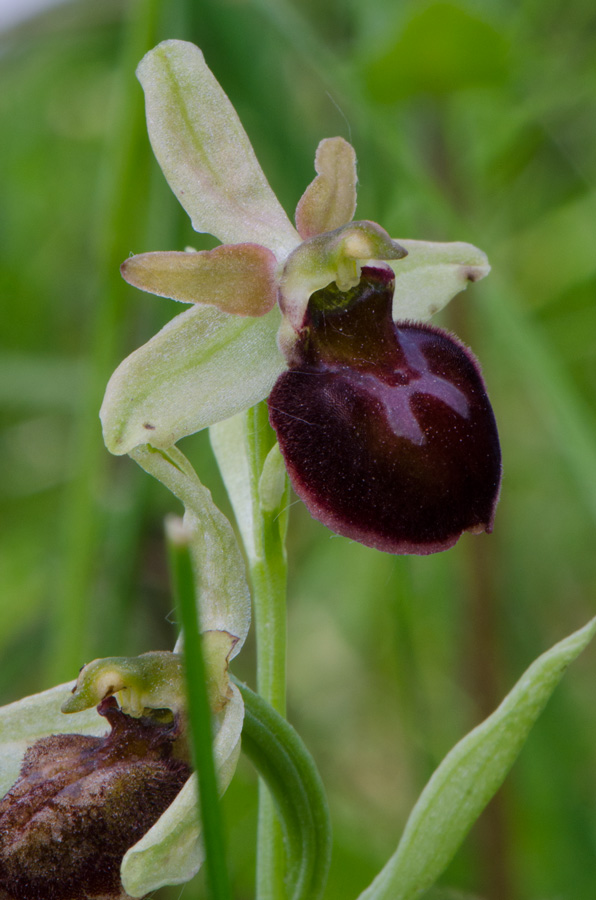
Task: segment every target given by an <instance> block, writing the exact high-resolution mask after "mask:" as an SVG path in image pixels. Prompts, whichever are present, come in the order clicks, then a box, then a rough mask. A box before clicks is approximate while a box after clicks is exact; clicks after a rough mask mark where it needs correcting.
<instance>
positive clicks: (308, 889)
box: [234, 679, 331, 900]
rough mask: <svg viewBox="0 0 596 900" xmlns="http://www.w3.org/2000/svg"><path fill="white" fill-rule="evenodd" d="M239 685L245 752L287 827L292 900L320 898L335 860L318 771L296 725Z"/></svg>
mask: <svg viewBox="0 0 596 900" xmlns="http://www.w3.org/2000/svg"><path fill="white" fill-rule="evenodd" d="M234 681H235V679H234ZM235 684H236V685H237V686H238V688H239V690H240V693H241V694H242V698H243V700H244V706H245V714H244V728H243V731H242V749H243V751H244V752H245V753H246V754H247V755H248V757H249V758H250V759H251V761H252V762H253V764H254V765H255V767H256V768H257V770H258V772H259V774H260V775H261V777H262V778H264V779H265V781H266V782H267V786H268V788H269V790H270V791H271V794H272V796H273V799H274V802H275V805H276V808H277V811H278V813H279V816H280V820H281V823H282V828H283V831H284V839H285V850H286V856H287V862H288V875H289V891H288V897H289V900H319V898H320V897H321V896H322V895H323V892H324V890H325V884H326V882H327V876H328V873H329V864H330V861H331V823H330V819H329V809H328V806H327V800H326V797H325V792H324V788H323V784H322V782H321V779H320V776H319V773H318V772H317V769H316V767H315V764H314V762H313V759H312V757H311V755H310V754H309V752H308V750H307V749H306V747H305V746H304V744H303V743H302V740H301V739H300V737H299V736H298V734H297V733H296V732H295V731H294V729H293V728H292V726H291V725H289V724H288V722H286V720H285V719H283V718H282V717H281V716H280V715H279V714H278V713H276V712H275V710H274V709H273V708H272V707H271V706H270V705H269V704H268V703H266V702H265V700H263V698H262V697H260V696H259V695H258V694H255V693H254V692H253V691H251V690H250V688H248V687H246V685H244V684H241V683H239V682H238V681H235Z"/></svg>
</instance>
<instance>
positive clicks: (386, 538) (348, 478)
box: [269, 268, 501, 554]
mask: <svg viewBox="0 0 596 900" xmlns="http://www.w3.org/2000/svg"><path fill="white" fill-rule="evenodd" d="M392 300H393V273H392V272H391V271H390V270H389V269H387V268H383V269H381V268H364V269H363V270H362V278H361V281H360V283H359V284H358V285H357V286H356V287H355V288H353V289H352V290H351V291H348V292H347V293H342V292H340V291H339V290H338V289H337V287H336V285H335V284H332V285H329V286H328V287H327V288H325V289H323V290H321V291H317V292H316V293H315V294H313V295H312V297H311V299H310V302H309V307H308V311H307V314H306V319H305V322H304V328H303V330H302V332H301V333H300V336H299V339H298V342H297V343H296V345H295V347H294V348H293V350H292V353H291V358H290V360H289V366H290V367H289V369H288V370H287V371H286V372H284V373H283V374H282V375H281V376H280V377H279V378H278V380H277V382H276V384H275V386H274V388H273V391H272V392H271V395H270V397H269V415H270V420H271V424H272V425H273V427H274V428H275V430H276V432H277V437H278V440H279V445H280V448H281V451H282V453H283V455H284V458H285V461H286V465H287V467H288V472H289V475H290V479H291V481H292V484H293V486H294V489H295V490H296V493H297V494H298V495H299V496H300V497H301V498H302V500H303V501H304V503H305V504H306V506H307V507H308V509H309V511H310V512H311V514H312V515H313V516H314V517H315V518H317V519H320V521H321V522H323V523H324V524H325V525H327V526H328V527H329V528H331V529H332V530H333V531H336V532H338V533H339V534H343V535H345V536H346V537H349V538H353V539H354V540H357V541H359V542H360V543H363V544H367V545H368V546H371V547H376V548H378V549H380V550H385V551H387V552H389V553H418V554H426V553H434V552H437V551H439V550H446V549H447V548H449V547H452V546H453V544H455V543H456V541H457V540H458V538H459V537H460V535H461V534H462V532H463V531H475V532H480V531H491V529H492V523H493V517H494V511H495V506H496V503H497V499H498V494H499V486H500V479H501V455H500V449H499V439H498V435H497V428H496V424H495V419H494V415H493V412H492V409H491V406H490V402H489V400H488V397H487V395H486V389H485V386H484V383H483V380H482V377H481V375H480V370H479V366H478V363H477V361H476V360H475V358H474V356H473V355H472V354H471V353H470V351H469V350H468V349H467V348H466V347H464V346H463V345H462V344H461V343H460V342H459V341H457V340H455V339H454V338H453V337H451V336H450V335H448V334H446V333H445V332H444V331H441V330H439V329H436V328H433V327H430V326H428V325H425V324H422V323H408V322H399V323H397V324H396V323H394V322H393V320H392V318H391V307H392Z"/></svg>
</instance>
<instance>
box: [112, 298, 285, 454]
mask: <svg viewBox="0 0 596 900" xmlns="http://www.w3.org/2000/svg"><path fill="white" fill-rule="evenodd" d="M279 323H280V315H279V310H278V309H277V308H275V309H272V310H271V312H269V313H267V314H266V315H264V316H260V317H259V318H257V319H252V318H246V317H242V316H231V315H228V314H226V313H223V312H220V310H218V309H215V308H213V307H203V306H197V307H193V308H192V309H189V310H187V311H186V312H184V313H181V314H180V315H178V316H176V318H174V319H173V320H172V321H171V322H169V323H168V324H167V325H166V326H165V328H162V330H161V331H160V332H158V334H156V335H155V336H154V337H153V338H151V340H150V341H148V342H147V343H146V344H144V345H143V346H142V347H140V348H139V349H138V350H136V351H135V352H134V353H132V354H131V355H130V356H129V357H127V358H126V359H125V360H124V361H123V362H122V363H121V364H120V365H119V366H118V368H117V369H116V371H115V372H114V374H113V375H112V377H111V379H110V381H109V384H108V386H107V389H106V394H105V397H104V401H103V405H102V408H101V412H100V416H101V420H102V423H103V432H104V440H105V443H106V446H107V448H108V450H110V452H111V453H115V454H116V455H121V454H123V453H129V452H130V451H131V450H132V449H133V448H134V447H138V446H140V445H142V444H151V445H152V446H153V447H160V448H164V449H165V448H167V447H171V446H172V444H175V443H176V441H178V440H179V439H180V438H182V437H185V436H186V435H188V434H194V433H195V432H196V431H200V430H201V429H202V428H206V427H207V426H208V425H212V424H213V423H214V422H219V421H221V420H222V419H227V418H228V417H229V416H233V415H235V414H236V413H237V412H240V411H241V410H243V409H247V408H248V407H250V406H254V404H255V403H258V402H259V400H263V399H264V398H265V397H266V396H267V395H268V393H269V392H270V390H271V388H272V387H273V385H274V383H275V381H276V379H277V377H278V375H279V374H280V373H281V372H282V371H283V370H284V368H285V363H284V360H283V358H282V356H281V354H280V353H279V351H278V349H277V345H276V334H277V330H278V328H279Z"/></svg>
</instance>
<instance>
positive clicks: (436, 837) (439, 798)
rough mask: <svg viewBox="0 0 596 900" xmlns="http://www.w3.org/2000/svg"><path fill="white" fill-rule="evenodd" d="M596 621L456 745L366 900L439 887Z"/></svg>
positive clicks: (408, 896) (405, 896)
mask: <svg viewBox="0 0 596 900" xmlns="http://www.w3.org/2000/svg"><path fill="white" fill-rule="evenodd" d="M595 633H596V619H592V621H591V622H589V623H588V624H587V625H586V626H585V627H584V628H582V629H580V630H579V631H576V632H575V633H574V634H572V635H570V636H569V637H568V638H566V639H565V640H563V641H561V642H560V643H558V644H556V645H555V646H554V647H552V648H551V649H550V650H549V651H547V652H546V653H544V654H542V656H540V657H538V659H537V660H536V661H535V662H534V663H533V664H532V665H531V666H530V668H529V669H528V670H527V671H526V672H525V673H524V675H522V677H521V678H520V680H519V681H518V682H517V684H516V685H515V687H514V688H513V690H512V691H511V692H510V693H509V694H508V695H507V697H506V698H505V700H504V701H503V702H502V703H501V705H500V706H499V707H498V709H497V710H496V711H495V712H494V713H493V714H492V715H491V716H489V718H488V719H486V720H485V721H484V722H483V723H482V724H481V725H479V726H478V727H477V728H475V729H474V730H473V731H471V732H470V733H469V734H468V735H466V737H465V738H464V739H463V740H461V741H460V742H459V744H456V746H455V747H454V748H453V750H451V752H450V753H449V754H448V755H447V756H446V757H445V759H444V760H443V762H442V763H441V765H440V766H439V768H438V769H437V770H436V772H435V773H434V774H433V776H432V777H431V779H430V781H429V782H428V784H427V786H426V787H425V789H424V791H423V792H422V795H421V796H420V799H419V800H418V802H417V804H416V806H415V807H414V809H413V811H412V813H411V815H410V818H409V819H408V822H407V824H406V827H405V830H404V833H403V836H402V839H401V841H400V843H399V846H398V848H397V850H396V852H395V853H394V855H393V856H392V857H391V859H390V860H389V862H388V863H387V865H386V866H385V867H384V868H383V869H382V870H381V872H380V873H379V875H377V877H376V878H375V880H374V881H373V882H372V884H371V885H370V886H369V887H368V888H367V889H366V890H365V891H364V892H363V893H362V894H361V895H360V900H414V898H417V897H420V896H421V894H423V893H424V891H426V890H428V888H430V887H431V885H432V884H433V883H434V882H435V881H436V879H437V878H438V877H439V875H440V874H441V872H442V871H443V870H444V869H445V867H446V866H447V864H448V863H449V862H450V861H451V859H452V858H453V856H454V854H455V852H456V850H457V848H458V847H459V845H460V844H461V842H462V841H463V839H464V837H465V836H466V834H467V833H468V831H469V830H470V828H471V826H472V825H473V824H474V822H475V821H476V819H477V818H478V816H479V815H480V813H481V812H482V810H483V809H484V807H485V806H486V804H487V803H488V801H489V800H490V799H491V797H492V796H493V795H494V794H495V793H496V791H497V790H498V788H499V787H500V785H501V783H502V782H503V780H504V778H505V776H506V775H507V773H508V771H509V769H510V768H511V766H512V765H513V762H514V761H515V759H516V757H517V755H518V753H519V751H520V750H521V748H522V746H523V744H524V742H525V740H526V738H527V736H528V733H529V731H530V729H531V727H532V725H533V724H534V722H535V721H536V719H537V718H538V716H539V715H540V713H541V712H542V710H543V708H544V706H545V704H546V702H547V701H548V699H549V697H550V696H551V694H552V692H553V691H554V689H555V687H556V686H557V684H558V683H559V681H560V679H561V677H562V676H563V673H564V672H565V669H566V668H567V666H568V665H569V663H570V662H572V661H573V660H574V659H575V658H576V657H577V656H579V654H580V653H581V651H582V650H583V649H584V648H585V647H586V646H587V644H588V643H589V642H590V640H591V639H592V637H593V636H594V634H595Z"/></svg>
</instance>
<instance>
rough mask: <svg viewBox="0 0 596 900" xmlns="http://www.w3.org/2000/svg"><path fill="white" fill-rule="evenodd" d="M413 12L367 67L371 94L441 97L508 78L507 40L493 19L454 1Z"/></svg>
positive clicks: (384, 99)
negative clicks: (401, 28)
mask: <svg viewBox="0 0 596 900" xmlns="http://www.w3.org/2000/svg"><path fill="white" fill-rule="evenodd" d="M411 9H412V11H413V14H412V17H411V18H410V20H409V21H407V22H406V24H405V26H404V27H403V30H401V33H400V34H399V35H398V36H397V38H396V39H395V40H394V41H393V42H392V43H391V44H390V45H389V46H388V47H387V49H386V50H384V51H381V55H379V56H377V57H376V58H375V59H374V60H373V61H372V62H371V64H370V65H369V66H368V71H367V73H366V75H367V82H368V87H369V90H370V93H371V96H372V97H374V99H375V100H377V101H379V102H381V103H395V102H396V101H399V100H403V99H404V98H405V97H408V96H411V95H413V94H414V95H415V94H419V93H422V94H432V95H435V96H444V95H445V94H448V93H451V92H452V91H457V90H462V89H465V88H470V87H476V86H484V85H494V84H499V83H501V82H502V81H503V80H504V79H505V78H506V77H507V68H508V66H507V64H508V59H507V54H508V49H509V48H508V41H507V38H506V37H505V35H504V34H503V33H502V32H501V31H499V29H498V27H496V25H495V24H493V23H492V22H489V21H486V20H484V19H483V18H481V17H479V16H477V15H475V14H474V13H473V12H468V11H467V10H465V9H462V8H461V6H459V5H456V4H455V3H444V2H439V3H431V4H430V5H428V6H424V7H423V8H422V9H420V6H419V5H417V4H414V5H413V6H412V7H411Z"/></svg>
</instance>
